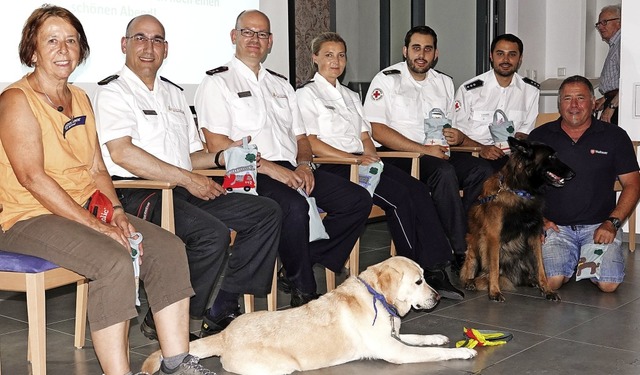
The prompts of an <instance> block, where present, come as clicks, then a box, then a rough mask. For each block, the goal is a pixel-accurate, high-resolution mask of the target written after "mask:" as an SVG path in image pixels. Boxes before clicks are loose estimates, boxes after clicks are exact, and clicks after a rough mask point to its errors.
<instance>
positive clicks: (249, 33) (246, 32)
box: [236, 29, 271, 39]
mask: <svg viewBox="0 0 640 375" xmlns="http://www.w3.org/2000/svg"><path fill="white" fill-rule="evenodd" d="M236 30H237V31H240V35H242V36H243V37H245V38H253V36H254V35H256V34H258V39H269V36H271V33H270V32H268V31H253V30H251V29H236Z"/></svg>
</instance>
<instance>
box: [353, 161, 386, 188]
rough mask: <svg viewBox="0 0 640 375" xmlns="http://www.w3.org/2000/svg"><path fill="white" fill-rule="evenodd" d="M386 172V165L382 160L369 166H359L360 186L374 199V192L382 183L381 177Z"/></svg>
mask: <svg viewBox="0 0 640 375" xmlns="http://www.w3.org/2000/svg"><path fill="white" fill-rule="evenodd" d="M383 170H384V163H382V160H380V161H376V162H374V163H371V164H369V165H360V166H358V182H359V184H360V186H362V187H363V188H365V189H367V191H368V192H369V194H371V196H372V197H373V192H374V191H375V190H376V188H377V187H378V184H379V183H380V175H382V171H383Z"/></svg>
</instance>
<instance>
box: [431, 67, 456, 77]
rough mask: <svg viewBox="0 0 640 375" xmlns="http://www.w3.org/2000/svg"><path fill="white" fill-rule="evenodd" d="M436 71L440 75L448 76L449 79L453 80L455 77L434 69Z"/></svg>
mask: <svg viewBox="0 0 640 375" xmlns="http://www.w3.org/2000/svg"><path fill="white" fill-rule="evenodd" d="M434 70H435V71H436V72H438V73H440V74H442V75H445V76H447V77H449V78H451V79H453V77H451V76H450V75H448V74H447V73H445V72H441V71H439V70H437V69H434Z"/></svg>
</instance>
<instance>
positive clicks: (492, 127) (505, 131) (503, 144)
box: [489, 109, 516, 155]
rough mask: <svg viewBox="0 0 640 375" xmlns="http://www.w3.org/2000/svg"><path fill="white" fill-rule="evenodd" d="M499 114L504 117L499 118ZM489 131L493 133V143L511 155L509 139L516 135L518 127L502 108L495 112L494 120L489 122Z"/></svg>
mask: <svg viewBox="0 0 640 375" xmlns="http://www.w3.org/2000/svg"><path fill="white" fill-rule="evenodd" d="M498 115H500V116H501V117H502V118H500V119H498ZM489 132H490V133H491V138H493V144H494V145H495V146H496V147H497V148H499V149H501V150H502V151H503V152H504V154H505V155H509V154H510V153H511V148H510V147H509V143H508V142H507V139H508V138H509V137H515V133H516V128H515V126H513V121H509V119H508V118H507V115H506V114H505V113H504V111H502V110H501V109H497V110H496V111H495V112H494V113H493V122H492V123H491V124H489Z"/></svg>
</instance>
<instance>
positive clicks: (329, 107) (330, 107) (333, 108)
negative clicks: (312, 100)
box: [324, 105, 336, 111]
mask: <svg viewBox="0 0 640 375" xmlns="http://www.w3.org/2000/svg"><path fill="white" fill-rule="evenodd" d="M324 107H325V108H326V109H330V110H332V111H333V110H335V109H336V107H334V106H332V105H325V106H324Z"/></svg>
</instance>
